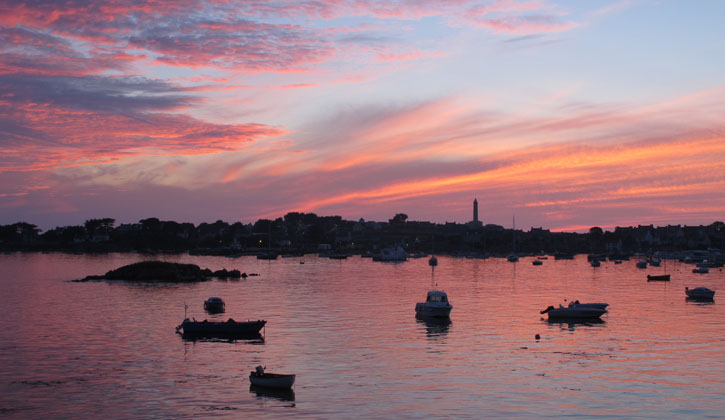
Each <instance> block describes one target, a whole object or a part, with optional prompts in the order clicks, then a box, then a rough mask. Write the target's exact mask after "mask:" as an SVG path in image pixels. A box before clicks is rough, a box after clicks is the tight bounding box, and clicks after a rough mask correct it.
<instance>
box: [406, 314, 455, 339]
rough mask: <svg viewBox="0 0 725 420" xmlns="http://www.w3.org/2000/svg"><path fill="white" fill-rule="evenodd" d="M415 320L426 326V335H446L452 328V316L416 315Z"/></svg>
mask: <svg viewBox="0 0 725 420" xmlns="http://www.w3.org/2000/svg"><path fill="white" fill-rule="evenodd" d="M415 320H416V321H417V322H418V323H419V324H422V325H424V326H425V335H426V336H428V337H438V336H445V335H446V334H448V330H449V329H450V328H451V324H452V322H451V319H450V318H426V317H420V316H416V317H415Z"/></svg>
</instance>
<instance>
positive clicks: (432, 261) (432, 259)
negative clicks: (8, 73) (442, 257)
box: [428, 256, 438, 267]
mask: <svg viewBox="0 0 725 420" xmlns="http://www.w3.org/2000/svg"><path fill="white" fill-rule="evenodd" d="M428 265H430V266H431V267H435V266H437V265H438V258H436V257H435V256H432V257H430V259H429V260H428Z"/></svg>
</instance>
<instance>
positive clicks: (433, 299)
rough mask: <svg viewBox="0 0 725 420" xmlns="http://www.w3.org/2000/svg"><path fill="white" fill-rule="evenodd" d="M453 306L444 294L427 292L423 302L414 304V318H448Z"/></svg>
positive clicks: (434, 291) (438, 291) (436, 291)
mask: <svg viewBox="0 0 725 420" xmlns="http://www.w3.org/2000/svg"><path fill="white" fill-rule="evenodd" d="M451 309H453V305H451V303H450V302H449V301H448V295H447V294H446V292H442V291H440V290H429V291H428V295H427V296H426V298H425V302H418V303H416V304H415V316H418V317H423V318H448V317H449V316H450V314H451Z"/></svg>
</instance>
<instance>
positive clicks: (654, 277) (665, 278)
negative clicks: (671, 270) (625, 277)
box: [647, 274, 670, 281]
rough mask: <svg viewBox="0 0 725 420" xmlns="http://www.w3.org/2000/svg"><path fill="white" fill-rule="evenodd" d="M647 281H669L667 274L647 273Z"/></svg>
mask: <svg viewBox="0 0 725 420" xmlns="http://www.w3.org/2000/svg"><path fill="white" fill-rule="evenodd" d="M647 281H670V275H669V274H660V275H652V274H647Z"/></svg>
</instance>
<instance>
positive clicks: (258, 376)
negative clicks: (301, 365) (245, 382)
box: [249, 366, 295, 389]
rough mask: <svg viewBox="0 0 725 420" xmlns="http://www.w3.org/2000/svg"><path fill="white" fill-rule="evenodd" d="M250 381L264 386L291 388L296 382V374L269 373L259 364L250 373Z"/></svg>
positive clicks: (255, 384)
mask: <svg viewBox="0 0 725 420" xmlns="http://www.w3.org/2000/svg"><path fill="white" fill-rule="evenodd" d="M249 382H251V383H252V385H254V386H261V387H264V388H274V389H290V388H292V385H294V384H295V375H283V374H280V373H267V372H265V371H264V368H263V367H262V366H257V367H256V368H255V369H254V370H253V371H252V372H250V373H249Z"/></svg>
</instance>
